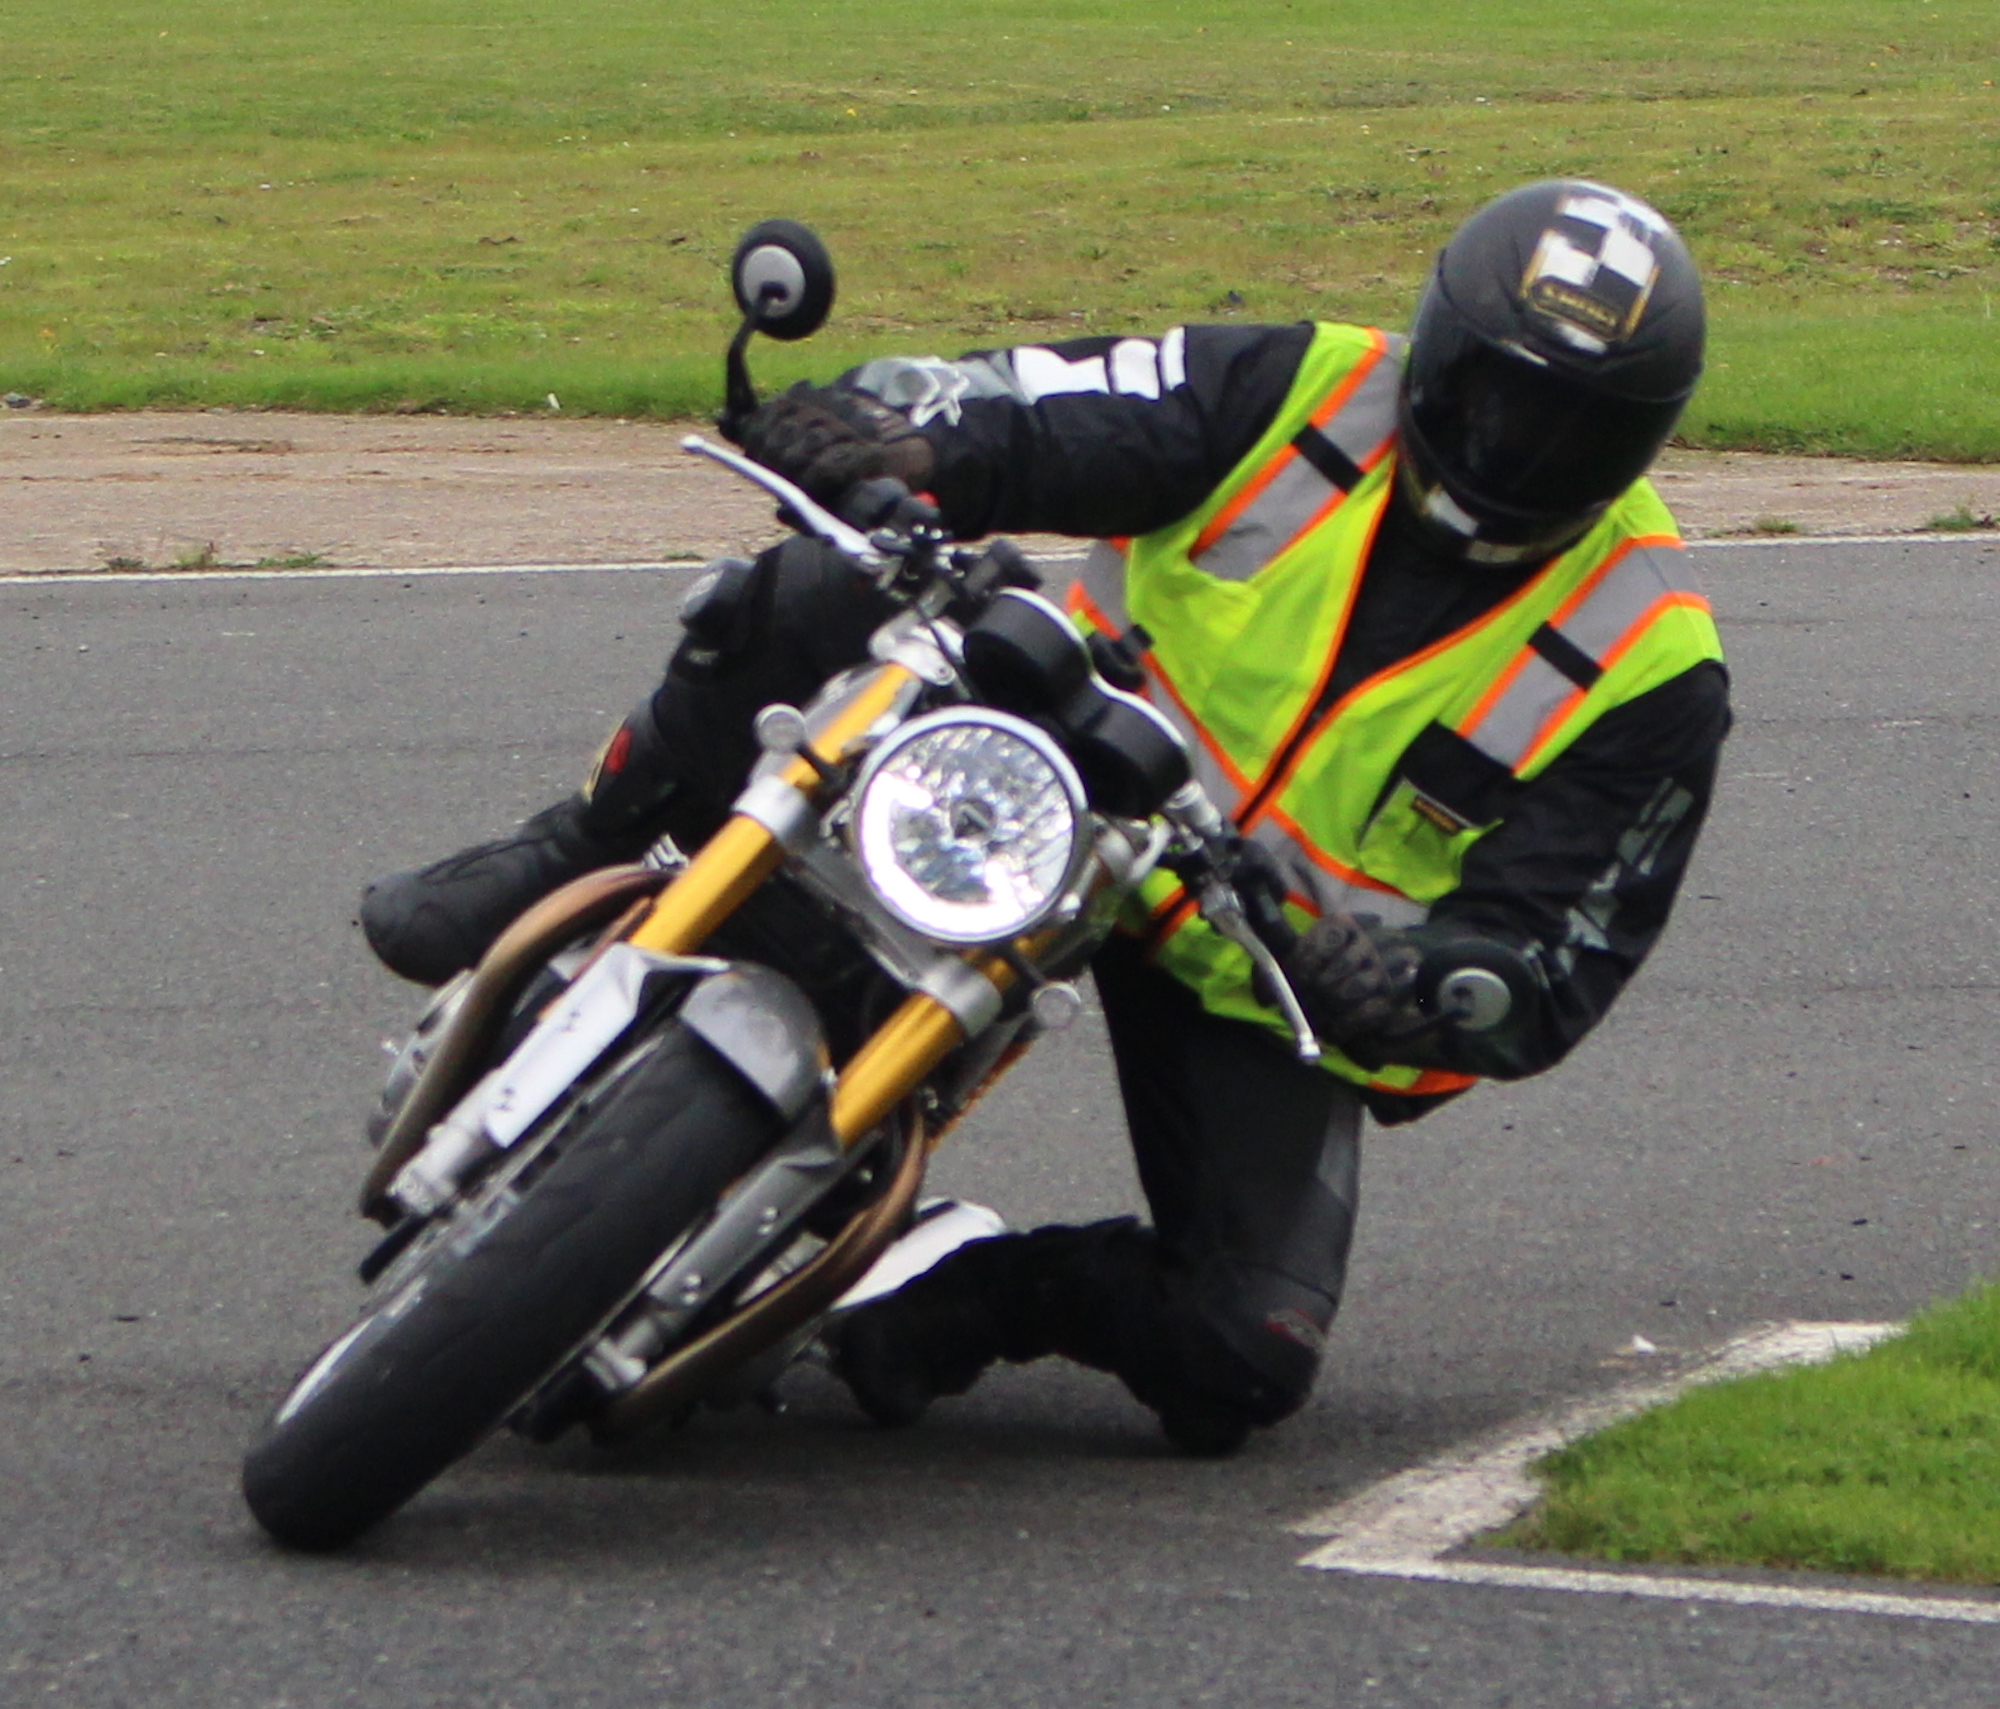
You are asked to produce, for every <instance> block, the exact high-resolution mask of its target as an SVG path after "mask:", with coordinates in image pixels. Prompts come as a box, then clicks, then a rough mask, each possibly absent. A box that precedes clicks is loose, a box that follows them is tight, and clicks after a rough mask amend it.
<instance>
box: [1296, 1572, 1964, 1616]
mask: <svg viewBox="0 0 2000 1709" xmlns="http://www.w3.org/2000/svg"><path fill="white" fill-rule="evenodd" d="M1302 1564H1304V1565H1306V1566H1317V1567H1321V1568H1323V1569H1324V1570H1325V1571H1327V1572H1340V1573H1347V1574H1350V1575H1352V1576H1354V1577H1358V1578H1400V1579H1417V1580H1420V1581H1422V1582H1425V1583H1429V1584H1471V1585H1486V1586H1491V1587H1495V1588H1498V1589H1502V1590H1545V1591H1571V1592H1580V1593H1582V1594H1584V1595H1588V1596H1637V1597H1645V1598H1650V1599H1652V1600H1655V1601H1662V1602H1726V1603H1731V1604H1734V1605H1735V1606H1737V1607H1744V1608H1799V1609H1804V1610H1806V1611H1808V1612H1810V1613H1817V1614H1886V1615H1889V1616H1890V1617H1892V1618H1894V1619H1898V1620H1951V1621H1957V1622H1959V1623H1961V1624H1970V1625H1974V1626H2000V1601H1994V1602H1972V1601H1967V1600H1965V1599H1963V1598H1950V1597H1942V1596H1922V1595H1902V1596H1899V1595H1895V1594H1893V1593H1891V1592H1887V1591H1864V1590H1813V1589H1809V1588H1807V1587H1805V1586H1803V1585H1787V1584H1750V1583H1746V1582H1745V1581H1743V1580H1741V1579H1706V1578H1669V1577H1656V1576H1655V1575H1653V1574H1651V1573H1613V1572H1582V1571H1577V1570H1574V1569H1571V1568H1566V1567H1516V1566H1503V1565H1500V1564H1497V1563H1488V1562H1485V1561H1436V1560H1414V1561H1387V1560H1382V1561H1366V1562H1345V1561H1322V1560H1321V1559H1320V1558H1319V1556H1318V1555H1308V1556H1307V1557H1306V1559H1305V1561H1304V1562H1303V1563H1302Z"/></svg>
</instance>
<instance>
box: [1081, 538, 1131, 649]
mask: <svg viewBox="0 0 2000 1709" xmlns="http://www.w3.org/2000/svg"><path fill="white" fill-rule="evenodd" d="M1076 585H1077V586H1078V587H1080V588H1082V589H1083V592H1084V596H1085V597H1086V598H1087V599H1088V600H1089V601H1090V603H1091V604H1092V605H1094V606H1096V607H1097V609H1098V610H1099V611H1101V612H1103V614H1104V616H1105V618H1106V620H1107V621H1109V623H1110V624H1111V626H1112V634H1111V635H1110V636H1108V637H1107V639H1109V640H1114V641H1115V640H1116V639H1117V638H1118V637H1119V636H1120V635H1122V634H1124V633H1125V631H1126V630H1127V629H1129V628H1131V627H1132V614H1131V613H1130V612H1129V611H1127V610H1126V609H1125V554H1124V553H1123V552H1121V551H1119V550H1118V548H1117V547H1116V546H1114V545H1112V544H1111V543H1110V542H1109V541H1106V540H1099V541H1098V542H1097V543H1096V544H1095V545H1093V546H1092V547H1091V548H1090V550H1089V551H1088V552H1086V553H1085V554H1084V558H1083V568H1082V569H1080V570H1078V571H1077V573H1076Z"/></svg>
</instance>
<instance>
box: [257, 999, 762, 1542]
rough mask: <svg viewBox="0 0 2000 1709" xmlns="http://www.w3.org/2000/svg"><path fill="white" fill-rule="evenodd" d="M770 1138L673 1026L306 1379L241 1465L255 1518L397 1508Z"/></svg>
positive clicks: (371, 1515)
mask: <svg viewBox="0 0 2000 1709" xmlns="http://www.w3.org/2000/svg"><path fill="white" fill-rule="evenodd" d="M777 1133H778V1128H777V1120H776V1117H775V1116H774V1115H773V1113H772V1111H771V1109H770V1106H769V1105H767V1104H765V1103H764V1102H763V1100H762V1099H760V1098H759V1097H758V1096H757V1094H756V1093H755V1092H753V1091H752V1090H751V1089H750V1087H749V1086H748V1085H746V1084H745V1083H744V1082H743V1081H742V1080H741V1079H740V1078H739V1077H738V1076H737V1075H736V1073H735V1072H734V1070H732V1069H730V1068H729V1067H727V1066H726V1065H725V1064H724V1063H723V1062H722V1061H721V1060H720V1059H719V1058H718V1057H716V1056H715V1055H714V1054H713V1053H712V1052H710V1051H709V1050H708V1048H707V1047H706V1046H705V1045H703V1044H702V1043H700V1042H699V1041H698V1040H697V1039H696V1038H695V1037H694V1036H693V1035H692V1034H691V1033H688V1032H687V1031H685V1030H684V1029H683V1028H681V1027H680V1026H679V1025H678V1023H673V1024H671V1025H670V1026H669V1029H668V1031H667V1032H666V1034H665V1035H664V1037H663V1038H662V1039H661V1040H660V1042H659V1044H658V1046H657V1048H655V1049H653V1050H652V1051H651V1052H650V1054H649V1055H648V1056H647V1057H646V1058H645V1059H644V1060H643V1061H641V1062H640V1063H639V1064H638V1065H637V1066H636V1067H634V1068H633V1069H632V1070H631V1071H630V1072H629V1073H627V1074H625V1075H624V1076H623V1077H622V1078H621V1079H620V1080H619V1082H618V1083H617V1084H616V1085H615V1086H614V1087H613V1088H612V1089H611V1090H610V1091H609V1092H608V1094H606V1095H605V1097H604V1099H603V1101H602V1102H601V1103H600V1104H599V1105H598V1106H597V1107H596V1108H595V1109H592V1110H590V1111H589V1112H588V1113H587V1114H584V1115H582V1116H581V1117H580V1118H577V1121H576V1131H574V1132H573V1133H570V1134H567V1135H564V1136H563V1137H562V1139H561V1141H560V1144H561V1151H560V1154H559V1155H558V1156H557V1157H556V1158H555V1159H554V1161H553V1162H552V1163H550V1164H549V1165H548V1166H547V1168H546V1170H545V1171H543V1172H541V1173H538V1174H535V1175H533V1176H532V1177H526V1176H524V1177H523V1179H524V1180H525V1181H526V1185H525V1186H523V1187H522V1188H521V1189H520V1190H519V1192H518V1195H517V1194H516V1193H515V1191H514V1189H512V1188H508V1189H505V1190H503V1191H502V1192H500V1193H499V1194H498V1195H496V1196H494V1197H493V1198H492V1199H491V1201H490V1202H489V1203H486V1204H484V1205H481V1206H480V1207H478V1209H477V1211H476V1212H475V1213H474V1214H472V1215H470V1216H462V1217H461V1219H460V1223H459V1225H458V1226H455V1227H454V1228H453V1229H452V1231H451V1232H449V1233H448V1234H446V1235H445V1236H444V1237H443V1239H442V1240H441V1241H440V1242H439V1246H438V1249H437V1250H436V1251H435V1252H434V1253H433V1254H432V1255H431V1256H430V1258H429V1261H428V1262H427V1263H425V1264H424V1265H423V1266H422V1267H421V1268H420V1269H418V1270H417V1272H416V1274H415V1275H414V1276H413V1277H412V1278H411V1279H410V1280H409V1281H408V1282H406V1283H405V1284H404V1285H403V1286H402V1287H400V1288H399V1289H397V1290H396V1292H395V1293H394V1295H393V1296H392V1297H391V1298H389V1299H388V1300H387V1301H386V1302H385V1303H384V1304H382V1305H381V1306H380V1307H378V1308H377V1309H376V1310H374V1311H373V1312H371V1313H370V1314H369V1315H368V1316H367V1317H365V1318H363V1319H362V1320H361V1322H360V1323H358V1324H357V1325H355V1327H354V1328H352V1329H351V1330H349V1331H348V1332H347V1334H345V1335H344V1336H342V1337H341V1338H340V1339H339V1340H337V1341H335V1342H334V1343H333V1344H332V1346H330V1347H329V1348H328V1349H327V1350H326V1351H325V1352H324V1353H322V1354H321V1355H320V1357H319V1358H318V1359H317V1360H316V1361H315V1362H314V1363H313V1365H312V1366H311V1367H310V1368H309V1369H308V1370H307V1371H306V1373H305V1375H304V1376H303V1377H301V1378H300V1380H299V1382H298V1383H297V1384H296V1385H295V1386H294V1388H293V1389H292V1392H291V1394H290V1395H289V1396H287V1398H286V1399H285V1401H284V1402H283V1403H282V1404H281V1405H280V1406H279V1408H278V1410H277V1412H276V1413H275V1414H274V1416H273V1417H272V1420H271V1422H270V1424H269V1425H268V1426H267V1427H266V1429H265V1432H264V1434H263V1436H262V1437H261V1438H260V1439H259V1440H258V1441H257V1443H256V1444H255V1445H254V1446H253V1447H252V1448H251V1450H250V1454H249V1457H248V1458H247V1460H246V1461H245V1463H244V1467H243V1494H244V1499H245V1500H246V1501H248V1502H249V1504H250V1511H251V1512H252V1513H253V1514H255V1515H256V1517H257V1522H258V1523H259V1524H260V1525H262V1526H263V1527H264V1529H265V1530H266V1531H268V1532H269V1533H270V1534H271V1535H272V1536H273V1537H274V1538H276V1539H277V1540H278V1541H279V1542H280V1543H284V1544H286V1545H288V1546H289V1547H292V1548H297V1549H313V1550H323V1549H335V1548H339V1547H340V1546H341V1545H342V1544H345V1543H348V1542H351V1541H352V1540H353V1539H354V1538H356V1537H358V1536H359V1535H360V1534H361V1533H362V1532H363V1531H366V1530H367V1529H368V1528H369V1527H370V1526H371V1525H374V1524H377V1523H378V1522H379V1521H381V1520H383V1519H385V1518H387V1517H388V1516H389V1515H390V1514H391V1513H393V1512H394V1511H395V1510H396V1509H397V1508H398V1507H400V1506H402V1504H403V1503H404V1502H406V1501H408V1500H409V1499H410V1497H411V1496H413V1495H415V1494H416V1493H417V1491H419V1490H420V1489H422V1488H423V1487H424V1485H425V1484H427V1483H429V1482H430V1481H431V1479H433V1478H434V1477H436V1476H437V1475H438V1474H439V1473H440V1472H442V1471H443V1470H444V1469H445V1468H446V1467H447V1466H449V1465H451V1464H452V1462H453V1461H455V1460H457V1459H459V1458H461V1457H462V1456H464V1455H465V1454H467V1453H469V1452H470V1451H471V1450H472V1449H473V1448H474V1447H475V1446H476V1445H477V1444H478V1443H479V1442H480V1440H481V1439H482V1438H484V1437H485V1435H486V1434H487V1432H488V1431H490V1430H491V1429H492V1428H493V1427H494V1426H495V1425H496V1424H498V1423H499V1422H500V1421H501V1420H502V1419H504V1418H505V1417H506V1416H507V1414H508V1413H509V1412H511V1411H512V1410H513V1409H514V1407H515V1406H516V1405H517V1404H519V1402H520V1401H521V1400H522V1399H523V1398H524V1397H525V1396H527V1395H528V1394H529V1393H530V1392H532V1391H533V1389H534V1388H535V1387H536V1385H537V1384H539V1383H541V1382H542V1381H543V1380H545V1379H546V1378H547V1377H548V1376H549V1375H550V1374H551V1373H552V1372H553V1371H554V1370H556V1368H557V1367H558V1366H560V1365H561V1363H562V1362H563V1361H564V1360H565V1359H566V1358H568V1357H569V1356H570V1355H571V1354H572V1353H573V1352H575V1351H576V1349H577V1348H578V1346H579V1345H581V1344H582V1342H583V1341H584V1340H585V1339H586V1338H587V1337H588V1336H590V1335H592V1334H593V1333H595V1332H596V1331H597V1330H598V1329H599V1328H600V1326H601V1325H602V1324H603V1323H604V1322H605V1320H606V1319H607V1318H608V1317H609V1316H610V1315H611V1314H612V1313H613V1312H614V1311H616V1310H617V1309H618V1307H619V1306H620V1305H622V1304H623V1303H624V1301H625V1300H626V1299H627V1298H628V1297H629V1296H630V1295H631V1294H632V1292H633V1290H634V1289H635V1288H636V1287H637V1286H638V1285H639V1283H640V1282H641V1281H642V1280H643V1279H644V1277H645V1275H646V1272H647V1271H648V1270H649V1269H650V1268H651V1267H652V1265H653V1264H654V1262H655V1261H656V1260H657V1259H658V1258H659V1256H660V1254H661V1253H662V1252H664V1251H665V1250H666V1249H667V1247H668V1246H670V1245H671V1244H672V1243H673V1241H674V1240H675V1239H676V1238H677V1237H678V1236H679V1235H680V1234H682V1233H683V1232H684V1231H685V1230H686V1229H687V1228H689V1227H690V1226H691V1225H692V1224H693V1223H694V1222H695V1221H696V1220H697V1219H698V1218H699V1217H701V1216H702V1215H704V1214H705V1213H706V1212H707V1211H708V1210H709V1208H710V1207H711V1205H712V1204H713V1203H714V1201H715V1199H716V1197H717V1195H718V1194H720V1193H721V1191H722V1190H723V1188H725V1187H726V1186H727V1185H728V1184H729V1183H730V1182H731V1181H732V1180H734V1179H735V1178H736V1177H737V1176H738V1175H740V1174H741V1173H742V1172H743V1171H744V1170H745V1169H747V1168H748V1167H749V1166H750V1165H751V1164H752V1163H753V1162H754V1161H755V1160H756V1159H757V1157H758V1156H759V1155H760V1154H761V1153H762V1152H763V1151H765V1150H766V1149H767V1148H768V1147H769V1146H770V1144H771V1143H772V1142H773V1141H774V1140H775V1138H776V1137H777Z"/></svg>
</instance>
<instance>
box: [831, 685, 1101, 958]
mask: <svg viewBox="0 0 2000 1709" xmlns="http://www.w3.org/2000/svg"><path fill="white" fill-rule="evenodd" d="M1083 813H1084V797H1083V785H1082V783H1081V782H1079V781H1078V778H1077V774H1076V769H1075V767H1073V766H1072V765H1071V764H1070V763H1069V760H1068V759H1067V758H1066V757H1065V756H1064V754H1063V752H1062V750H1061V749H1060V748H1058V747H1057V746H1056V745H1055V744H1054V743H1053V742H1051V741H1050V740H1049V738H1048V737H1046V736H1044V735H1043V734H1042V733H1041V731H1039V730H1037V729H1036V728H1035V727H1034V726H1033V725H1032V724H1029V723H1027V722H1025V721H1024V720H1022V719H1019V718H1013V717H1009V716H1008V715H1007V714H1006V713H1003V712H993V711H988V710H986V709H984V708H981V709H976V710H966V711H960V710H956V709H952V710H947V711H944V712H934V713H932V714H930V715H929V716H928V717H924V718H918V719H914V720H912V721H911V722H910V723H909V724H906V725H905V726H904V727H903V728H902V729H901V730H899V731H897V732H896V734H895V735H894V736H892V737H891V738H890V739H889V740H888V741H887V742H885V743H884V744H883V745H882V746H881V747H879V748H878V749H876V751H875V752H874V754H872V755H871V756H870V758H869V762H868V766H867V769H866V771H865V772H864V773H863V775H862V777H861V781H860V784H859V785H858V787H857V789H856V800H855V808H854V822H853V823H854V829H853V837H854V849H855V853H856V854H857V856H859V858H860V861H861V870H862V871H863V873H865V874H866V875H867V878H868V882H869V883H870V884H871V885H872V886H873V887H874V890H875V893H876V895H877V896H879V897H880V898H881V900H882V902H883V904H884V905H885V906H886V907H887V908H888V910H889V912H890V913H892V914H893V915H895V917H896V918H897V919H899V920H901V921H902V922H903V924H904V925H906V926H909V927H912V928H913V929H914V930H916V931H919V932H922V933H923V934H924V935H925V936H926V937H929V938H935V939H937V940H938V941H940V942H943V943H960V944H974V943H994V942H997V941H999V940H1000V939H1002V938H1010V937H1015V936H1018V935H1019V934H1020V933H1022V932H1024V931H1027V930H1029V929H1030V928H1032V927H1034V926H1036V925H1038V924H1040V923H1041V921H1042V920H1043V919H1044V918H1045V917H1046V916H1047V914H1048V913H1049V911H1050V910H1051V909H1052V908H1054V907H1055V905H1056V904H1057V902H1059V901H1060V900H1061V899H1062V895H1063V892H1064V890H1065V889H1066V888H1067V887H1068V885H1069V883H1070V879H1071V876H1072V874H1073V873H1074V872H1075V870H1076V866H1077V863H1078V860H1079V858H1080V856H1081V854H1082V850H1083Z"/></svg>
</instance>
